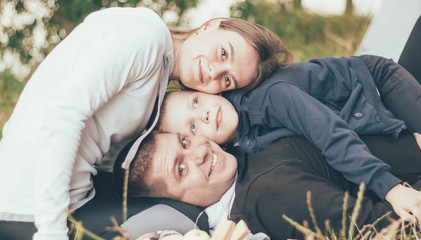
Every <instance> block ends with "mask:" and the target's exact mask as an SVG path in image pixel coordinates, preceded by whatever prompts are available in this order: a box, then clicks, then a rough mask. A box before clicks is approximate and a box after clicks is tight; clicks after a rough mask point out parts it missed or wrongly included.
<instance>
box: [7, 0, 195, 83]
mask: <svg viewBox="0 0 421 240" xmlns="http://www.w3.org/2000/svg"><path fill="white" fill-rule="evenodd" d="M199 2H200V0H140V1H139V0H72V1H69V0H0V16H1V20H0V46H1V48H0V63H1V64H0V71H4V70H5V69H7V68H10V69H11V72H12V73H13V74H14V75H16V77H17V78H19V79H23V78H24V77H26V76H27V75H28V74H29V73H30V71H31V70H32V69H34V67H35V66H37V64H38V63H39V62H41V61H42V59H43V58H44V57H45V56H46V54H47V53H48V52H49V51H50V50H51V49H52V48H53V47H54V46H55V45H56V44H57V43H58V42H60V40H62V39H63V38H64V37H65V36H66V35H67V34H68V33H70V31H71V30H72V29H73V28H74V27H75V26H76V25H77V24H79V23H80V22H81V21H82V20H83V19H84V18H85V16H86V15H88V14H89V13H91V12H93V11H96V10H99V9H102V8H107V7H112V6H121V7H122V6H132V7H134V6H146V7H149V8H151V9H153V10H154V11H155V12H157V13H158V14H159V15H160V16H161V17H163V19H164V20H166V19H169V18H171V22H168V21H170V20H168V21H167V23H168V24H169V25H170V26H179V25H180V24H182V23H184V22H185V20H184V18H183V16H184V13H186V11H187V10H188V9H190V8H193V7H196V6H197V4H198V3H199ZM16 59H18V62H20V63H21V64H22V65H21V67H20V68H16V66H15V65H16Z"/></svg>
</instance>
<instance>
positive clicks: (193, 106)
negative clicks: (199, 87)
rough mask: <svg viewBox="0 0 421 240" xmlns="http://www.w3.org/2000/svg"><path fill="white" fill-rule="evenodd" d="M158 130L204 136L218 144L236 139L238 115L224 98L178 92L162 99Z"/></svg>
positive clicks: (192, 92)
mask: <svg viewBox="0 0 421 240" xmlns="http://www.w3.org/2000/svg"><path fill="white" fill-rule="evenodd" d="M162 114H163V115H162V116H161V123H160V124H161V125H160V130H161V131H164V132H178V133H183V134H186V135H188V136H193V135H200V136H205V137H207V138H209V139H211V140H213V141H214V142H216V143H218V144H222V143H226V142H229V141H231V140H233V138H234V137H235V136H236V131H237V126H238V114H237V112H236V111H235V108H234V106H233V105H232V104H231V103H230V102H229V101H228V100H227V99H225V98H224V97H221V96H219V95H212V94H207V93H202V92H196V91H191V92H190V91H178V92H173V93H171V94H169V95H168V96H167V97H165V112H164V113H162Z"/></svg>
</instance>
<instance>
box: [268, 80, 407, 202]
mask: <svg viewBox="0 0 421 240" xmlns="http://www.w3.org/2000/svg"><path fill="white" fill-rule="evenodd" d="M263 109H264V110H263V119H264V120H263V121H264V122H265V124H266V125H267V126H268V127H269V128H271V129H272V128H273V129H276V128H278V127H286V128H288V129H290V130H292V131H293V132H295V133H296V134H297V135H299V136H304V137H306V138H307V139H308V140H309V141H311V142H312V143H314V144H315V145H316V146H317V148H319V150H320V151H321V153H322V155H323V156H324V157H325V158H326V160H327V162H328V163H329V164H330V165H331V166H332V167H333V168H334V169H336V170H338V171H339V172H341V173H342V174H343V175H344V176H345V178H346V179H348V180H349V181H351V182H354V183H356V184H360V183H361V182H365V183H366V184H367V187H368V189H370V190H372V191H374V192H375V193H376V194H377V195H378V196H379V197H380V198H381V199H383V198H384V197H385V195H386V193H387V192H388V191H389V190H390V189H391V188H392V187H393V186H395V185H396V184H398V183H399V182H400V180H399V179H398V178H396V177H395V176H393V175H392V174H391V172H390V167H389V166H388V165H387V164H385V163H384V162H383V161H381V160H380V159H378V158H376V157H375V156H373V155H372V154H371V153H370V151H369V150H368V148H367V146H366V145H365V144H364V143H363V142H362V141H361V140H360V138H359V137H358V135H357V134H356V133H355V131H353V129H352V128H351V127H350V126H349V125H348V124H347V123H346V122H345V121H344V120H342V119H341V118H340V117H339V116H338V115H336V114H335V113H334V112H333V111H331V110H330V109H329V108H327V107H326V106H324V105H323V104H322V103H320V102H319V101H317V100H316V99H315V98H313V97H311V96H310V95H308V94H307V93H305V92H303V91H301V90H300V89H299V88H297V87H296V86H294V85H292V84H289V83H285V82H281V83H277V84H274V85H273V86H272V87H271V88H270V89H269V90H268V92H267V94H266V96H265V98H264V102H263Z"/></svg>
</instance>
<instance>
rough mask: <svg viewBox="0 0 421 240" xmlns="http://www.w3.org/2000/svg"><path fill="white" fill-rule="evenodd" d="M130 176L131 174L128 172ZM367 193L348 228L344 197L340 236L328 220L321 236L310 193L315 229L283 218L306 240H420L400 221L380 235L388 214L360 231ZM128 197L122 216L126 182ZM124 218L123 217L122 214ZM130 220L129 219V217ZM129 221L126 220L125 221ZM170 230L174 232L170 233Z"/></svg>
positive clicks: (81, 235)
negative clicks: (361, 215) (359, 223)
mask: <svg viewBox="0 0 421 240" xmlns="http://www.w3.org/2000/svg"><path fill="white" fill-rule="evenodd" d="M126 172H128V170H127V171H126ZM364 191H365V184H364V183H362V184H361V185H360V189H359V192H358V196H357V201H356V204H355V207H354V209H353V211H352V214H351V216H349V217H350V220H351V221H350V223H349V225H348V226H347V224H346V222H347V221H346V220H347V217H348V216H347V212H346V206H347V203H348V199H349V194H348V192H345V195H344V201H343V212H342V228H341V230H340V231H339V232H338V233H335V231H334V230H333V229H332V228H331V227H330V221H329V220H327V221H326V222H325V229H326V232H325V233H322V231H321V229H320V227H319V226H318V224H317V221H316V219H317V218H316V216H315V214H314V211H313V208H312V205H311V192H307V206H308V211H309V214H310V217H311V221H312V224H313V225H314V226H315V227H314V229H315V230H312V229H310V228H309V227H308V223H307V222H304V223H303V224H300V223H298V222H296V221H294V220H293V219H291V218H289V217H288V216H286V215H283V216H282V217H283V218H284V219H285V220H286V221H287V222H289V223H290V224H291V225H293V226H294V227H295V228H296V229H297V230H298V231H300V232H301V233H302V234H303V235H304V237H305V238H304V239H305V240H413V239H421V232H420V229H419V227H418V226H417V225H416V224H415V223H404V222H403V221H401V220H400V219H398V220H393V221H391V224H390V225H389V226H388V227H386V228H383V229H381V231H380V232H378V231H377V230H376V228H375V226H376V224H377V223H378V222H380V221H381V220H383V219H384V218H386V217H388V215H389V214H390V213H391V212H389V213H386V214H385V215H383V216H381V217H380V218H378V219H377V220H376V221H375V222H373V223H372V224H367V225H364V226H363V227H362V228H361V229H359V228H358V226H357V224H356V220H357V218H358V215H359V212H360V210H361V202H362V200H363V197H364ZM124 192H125V194H124V195H123V196H124V197H123V212H124V211H127V194H126V193H127V180H125V188H124ZM123 215H124V214H123ZM126 216H127V215H126ZM69 220H70V222H71V228H70V229H71V231H72V232H74V233H75V239H76V240H82V239H93V240H105V239H104V238H102V237H100V236H98V235H96V234H94V233H92V232H91V231H89V230H88V229H86V228H84V226H83V223H82V222H80V221H77V220H75V219H74V218H73V217H72V215H71V213H69ZM111 220H112V221H113V226H111V227H105V229H106V230H108V231H115V232H119V233H120V235H121V236H117V237H114V238H113V240H129V239H130V237H129V235H128V234H127V232H125V230H124V229H123V228H121V227H120V226H119V225H118V223H117V221H116V220H115V219H114V218H112V219H111ZM125 220H126V218H125V219H124V221H125ZM167 230H171V229H167Z"/></svg>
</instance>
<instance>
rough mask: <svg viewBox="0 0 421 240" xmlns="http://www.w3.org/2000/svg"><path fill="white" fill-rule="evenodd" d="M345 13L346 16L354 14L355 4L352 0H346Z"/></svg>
mask: <svg viewBox="0 0 421 240" xmlns="http://www.w3.org/2000/svg"><path fill="white" fill-rule="evenodd" d="M344 14H345V15H346V16H350V15H352V14H354V4H353V3H352V0H346V5H345V11H344Z"/></svg>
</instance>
